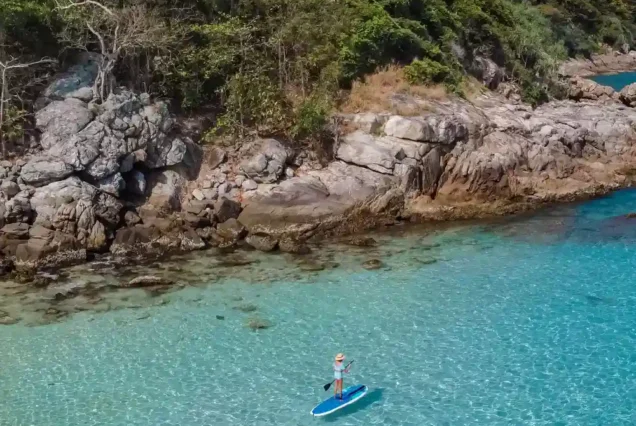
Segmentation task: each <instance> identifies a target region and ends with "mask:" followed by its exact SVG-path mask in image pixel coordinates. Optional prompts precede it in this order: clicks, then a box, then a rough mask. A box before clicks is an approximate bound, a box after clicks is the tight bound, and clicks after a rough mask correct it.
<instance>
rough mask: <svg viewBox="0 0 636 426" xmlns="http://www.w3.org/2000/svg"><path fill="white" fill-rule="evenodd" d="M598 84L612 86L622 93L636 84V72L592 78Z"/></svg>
mask: <svg viewBox="0 0 636 426" xmlns="http://www.w3.org/2000/svg"><path fill="white" fill-rule="evenodd" d="M591 80H594V81H596V82H597V83H598V84H601V85H603V86H610V87H611V88H612V89H614V90H617V91H620V90H621V89H622V88H623V87H625V86H629V85H630V84H632V83H636V71H632V72H622V73H619V74H606V75H597V76H594V77H592V78H591Z"/></svg>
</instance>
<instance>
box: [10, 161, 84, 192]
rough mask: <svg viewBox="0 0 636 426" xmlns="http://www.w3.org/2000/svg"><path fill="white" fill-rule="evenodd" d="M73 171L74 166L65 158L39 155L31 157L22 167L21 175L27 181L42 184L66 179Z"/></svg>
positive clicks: (31, 183)
mask: <svg viewBox="0 0 636 426" xmlns="http://www.w3.org/2000/svg"><path fill="white" fill-rule="evenodd" d="M73 172H74V169H73V167H72V166H71V165H70V164H68V163H67V162H66V161H64V160H61V159H59V158H55V157H49V156H39V157H35V158H33V159H31V161H29V162H28V163H27V164H25V165H24V167H22V171H21V175H20V176H21V177H22V180H23V181H24V182H25V183H27V184H29V185H35V186H40V185H46V184H48V183H51V182H55V181H58V180H61V179H64V178H66V177H68V176H70V175H71V174H73Z"/></svg>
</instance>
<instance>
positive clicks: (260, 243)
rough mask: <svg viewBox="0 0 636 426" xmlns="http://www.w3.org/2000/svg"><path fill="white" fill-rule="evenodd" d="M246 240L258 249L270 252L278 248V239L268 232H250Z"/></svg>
mask: <svg viewBox="0 0 636 426" xmlns="http://www.w3.org/2000/svg"><path fill="white" fill-rule="evenodd" d="M245 242H247V244H249V245H250V246H252V247H254V248H255V249H256V250H260V251H264V252H269V251H273V250H274V249H276V246H277V245H278V241H277V240H276V239H275V238H273V237H271V236H269V235H267V234H250V235H248V236H247V238H246V239H245Z"/></svg>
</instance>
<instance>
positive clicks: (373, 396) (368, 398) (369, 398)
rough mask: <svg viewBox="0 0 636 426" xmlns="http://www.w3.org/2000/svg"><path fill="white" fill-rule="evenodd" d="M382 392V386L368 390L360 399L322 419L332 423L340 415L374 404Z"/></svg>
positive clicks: (346, 414)
mask: <svg viewBox="0 0 636 426" xmlns="http://www.w3.org/2000/svg"><path fill="white" fill-rule="evenodd" d="M383 394H384V388H377V389H373V390H371V391H369V393H368V394H366V395H365V396H364V397H363V398H362V399H360V401H356V402H355V403H353V404H351V405H349V406H347V407H345V408H343V409H342V410H338V411H336V412H335V413H333V414H330V415H328V416H325V417H324V421H325V422H327V423H332V422H335V421H336V420H338V419H339V418H341V417H345V416H350V415H352V414H355V413H357V412H359V411H362V410H366V409H367V408H369V407H370V406H371V405H373V404H375V403H376V402H379V401H380V400H382V395H383Z"/></svg>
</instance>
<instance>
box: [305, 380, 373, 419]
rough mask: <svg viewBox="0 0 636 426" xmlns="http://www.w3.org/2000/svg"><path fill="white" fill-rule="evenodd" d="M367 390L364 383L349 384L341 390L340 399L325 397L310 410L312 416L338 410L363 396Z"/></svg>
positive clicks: (320, 415)
mask: <svg viewBox="0 0 636 426" xmlns="http://www.w3.org/2000/svg"><path fill="white" fill-rule="evenodd" d="M368 390H369V388H367V387H366V386H365V385H355V386H349V387H348V388H346V389H344V390H343V391H342V399H337V398H336V397H335V396H332V397H331V398H329V399H325V400H324V401H322V402H321V403H320V404H318V405H316V407H315V408H314V409H313V410H311V415H312V416H314V417H322V416H326V415H327V414H331V413H333V412H334V411H338V410H340V409H341V408H344V407H346V406H347V405H351V404H353V403H354V402H356V401H357V400H359V399H360V398H362V397H363V396H365V395H366V394H367V391H368Z"/></svg>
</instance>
